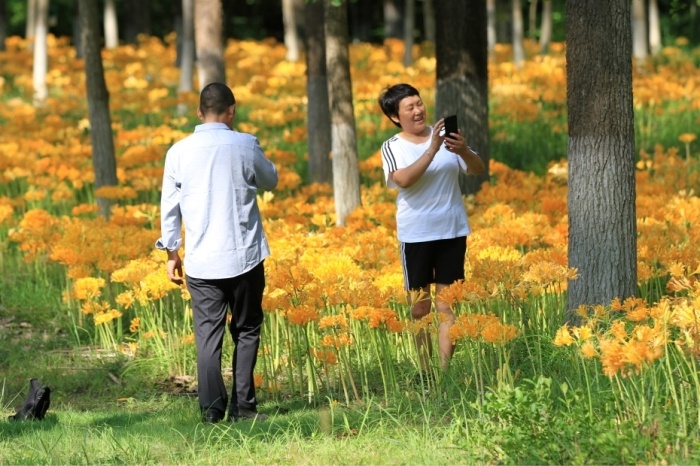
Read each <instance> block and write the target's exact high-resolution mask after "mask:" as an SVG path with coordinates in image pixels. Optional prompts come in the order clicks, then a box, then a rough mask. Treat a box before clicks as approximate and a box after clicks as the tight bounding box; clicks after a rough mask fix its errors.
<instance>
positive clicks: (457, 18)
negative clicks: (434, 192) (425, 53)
mask: <svg viewBox="0 0 700 466" xmlns="http://www.w3.org/2000/svg"><path fill="white" fill-rule="evenodd" d="M435 18H436V28H435V31H436V34H435V52H436V61H437V70H436V81H437V83H436V98H435V107H436V108H435V111H436V113H437V114H436V115H435V120H438V119H440V118H442V117H444V116H446V115H450V114H456V115H457V120H458V122H459V129H460V130H461V131H462V135H464V138H465V139H466V141H467V143H468V144H469V145H470V146H471V147H473V148H474V149H476V150H478V151H479V154H480V155H481V157H482V159H483V160H484V163H485V164H486V167H487V172H486V173H485V174H484V175H481V176H463V177H462V178H460V188H461V189H462V193H464V194H470V193H475V192H477V191H478V190H479V187H480V186H481V184H482V183H483V182H484V181H486V180H488V179H489V175H488V166H489V155H488V154H489V105H488V50H487V42H486V41H487V39H486V3H485V2H483V0H465V1H464V2H454V1H452V0H435Z"/></svg>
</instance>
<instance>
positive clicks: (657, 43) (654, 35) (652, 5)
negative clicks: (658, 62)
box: [649, 0, 661, 55]
mask: <svg viewBox="0 0 700 466" xmlns="http://www.w3.org/2000/svg"><path fill="white" fill-rule="evenodd" d="M649 50H650V51H651V54H652V55H658V54H659V52H661V21H660V19H659V1H658V0H649Z"/></svg>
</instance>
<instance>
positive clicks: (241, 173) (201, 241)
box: [156, 123, 278, 279]
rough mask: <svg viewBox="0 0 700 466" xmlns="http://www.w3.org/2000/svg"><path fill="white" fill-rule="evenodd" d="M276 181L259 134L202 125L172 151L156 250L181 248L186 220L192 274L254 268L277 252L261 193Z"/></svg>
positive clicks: (186, 259)
mask: <svg viewBox="0 0 700 466" xmlns="http://www.w3.org/2000/svg"><path fill="white" fill-rule="evenodd" d="M277 180H278V174H277V169H276V168H275V166H274V165H273V164H272V162H270V161H269V160H268V159H267V158H266V157H265V154H264V153H263V151H262V148H261V147H260V144H259V142H258V140H257V138H256V137H254V136H252V135H250V134H246V133H239V132H237V131H232V130H231V129H230V128H229V127H228V126H227V125H226V124H224V123H204V124H201V125H198V126H197V127H196V128H195V130H194V133H193V134H191V135H190V136H188V137H186V138H185V139H183V140H181V141H179V142H177V143H175V144H174V145H173V146H172V147H171V148H170V150H168V153H167V155H166V158H165V171H164V173H163V191H162V194H161V203H160V209H161V238H160V239H158V241H156V248H158V249H167V250H169V251H173V250H177V249H179V248H180V246H181V243H182V238H181V228H182V224H183V223H184V225H185V254H184V259H183V260H184V267H185V273H186V274H187V275H189V276H191V277H194V278H201V279H219V278H230V277H236V276H238V275H241V274H243V273H245V272H247V271H249V270H251V269H252V268H253V267H255V266H256V265H258V264H259V263H260V262H262V261H263V260H264V259H265V258H266V257H268V256H269V255H270V247H269V245H268V243H267V239H266V237H265V232H264V231H263V227H262V221H261V218H260V211H259V209H258V205H257V201H256V195H257V190H258V189H264V190H271V189H273V188H275V186H277Z"/></svg>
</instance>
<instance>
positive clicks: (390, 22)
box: [384, 0, 401, 39]
mask: <svg viewBox="0 0 700 466" xmlns="http://www.w3.org/2000/svg"><path fill="white" fill-rule="evenodd" d="M396 2H398V0H384V38H386V39H388V38H390V37H393V38H395V37H401V11H399V7H398V6H397V5H396Z"/></svg>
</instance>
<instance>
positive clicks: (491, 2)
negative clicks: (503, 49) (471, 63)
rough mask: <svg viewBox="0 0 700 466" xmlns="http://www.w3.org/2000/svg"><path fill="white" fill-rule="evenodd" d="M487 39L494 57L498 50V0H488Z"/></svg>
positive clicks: (491, 55)
mask: <svg viewBox="0 0 700 466" xmlns="http://www.w3.org/2000/svg"><path fill="white" fill-rule="evenodd" d="M436 1H437V0H436ZM486 41H487V48H488V53H489V57H493V55H494V54H495V52H496V0H486Z"/></svg>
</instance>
